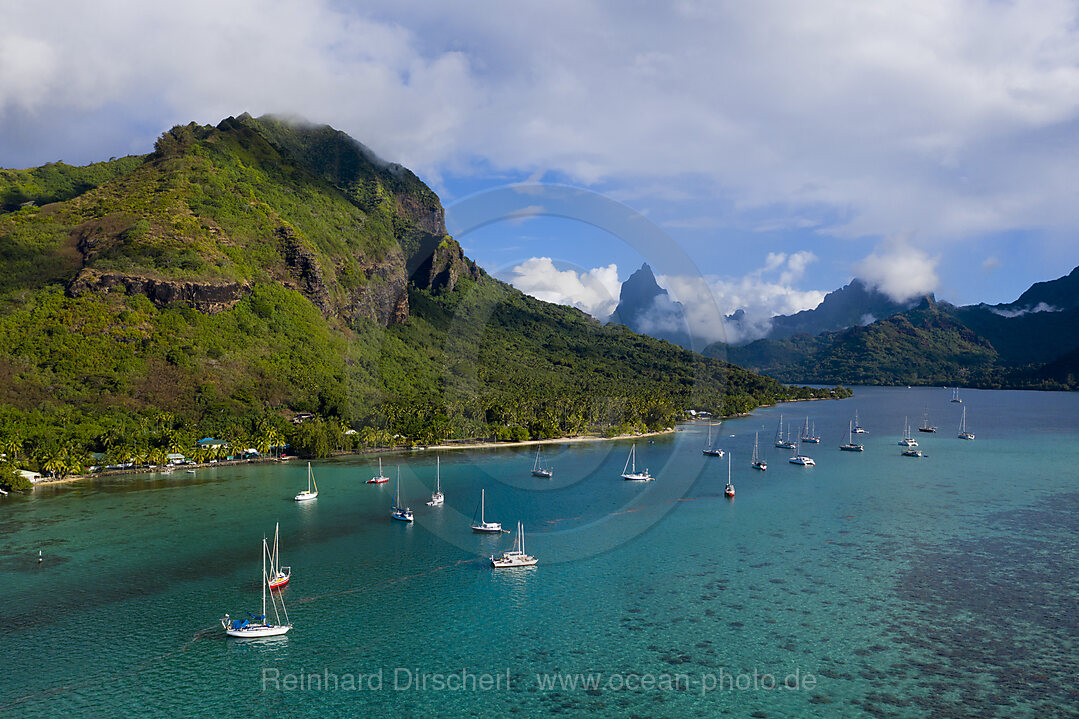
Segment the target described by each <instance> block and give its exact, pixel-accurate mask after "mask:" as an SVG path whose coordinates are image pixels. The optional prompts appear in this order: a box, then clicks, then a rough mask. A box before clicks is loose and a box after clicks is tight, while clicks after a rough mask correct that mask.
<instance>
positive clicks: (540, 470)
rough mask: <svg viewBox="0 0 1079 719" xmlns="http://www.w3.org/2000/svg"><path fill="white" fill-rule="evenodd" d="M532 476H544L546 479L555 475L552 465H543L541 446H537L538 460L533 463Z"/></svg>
mask: <svg viewBox="0 0 1079 719" xmlns="http://www.w3.org/2000/svg"><path fill="white" fill-rule="evenodd" d="M532 476H533V477H543V478H544V479H550V478H551V477H553V476H554V472H553V471H551V469H550V467H545V466H543V460H542V459H541V458H540V447H536V461H535V462H533V463H532Z"/></svg>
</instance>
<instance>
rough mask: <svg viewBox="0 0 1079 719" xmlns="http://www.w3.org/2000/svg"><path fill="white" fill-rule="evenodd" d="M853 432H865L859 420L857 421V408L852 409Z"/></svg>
mask: <svg viewBox="0 0 1079 719" xmlns="http://www.w3.org/2000/svg"><path fill="white" fill-rule="evenodd" d="M854 433H855V434H867V432H866V431H865V429H864V428H863V427H862V424H861V422H859V421H858V410H854Z"/></svg>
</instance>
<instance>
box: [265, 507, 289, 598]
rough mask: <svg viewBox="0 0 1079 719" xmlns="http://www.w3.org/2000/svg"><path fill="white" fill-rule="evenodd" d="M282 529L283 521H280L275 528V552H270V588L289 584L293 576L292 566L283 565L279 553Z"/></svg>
mask: <svg viewBox="0 0 1079 719" xmlns="http://www.w3.org/2000/svg"><path fill="white" fill-rule="evenodd" d="M280 530H281V523H280V522H278V523H277V524H276V525H274V528H273V552H271V553H270V574H269V580H268V581H269V585H270V589H280V588H281V587H283V586H285V585H286V584H288V580H289V579H291V578H292V567H282V566H281V558H280V557H279V556H278V554H277V550H278V546H279V545H278V536H279V533H280Z"/></svg>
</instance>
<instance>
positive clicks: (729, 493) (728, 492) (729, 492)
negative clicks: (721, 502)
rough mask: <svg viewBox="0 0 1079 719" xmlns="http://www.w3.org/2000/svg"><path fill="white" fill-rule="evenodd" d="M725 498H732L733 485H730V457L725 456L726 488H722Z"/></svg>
mask: <svg viewBox="0 0 1079 719" xmlns="http://www.w3.org/2000/svg"><path fill="white" fill-rule="evenodd" d="M723 494H724V496H726V497H734V485H733V484H732V483H731V455H730V454H728V455H727V486H726V487H724V488H723Z"/></svg>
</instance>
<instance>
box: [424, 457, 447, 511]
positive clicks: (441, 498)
mask: <svg viewBox="0 0 1079 719" xmlns="http://www.w3.org/2000/svg"><path fill="white" fill-rule="evenodd" d="M440 474H441V471H440V469H439V462H438V457H435V491H434V493H433V494H431V501H430V502H428V503H427V506H428V507H438V506H440V505H441V504H442V503H443V502H445V501H446V497H445V495H444V494H442V481H441V479H440V478H439V475H440Z"/></svg>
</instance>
